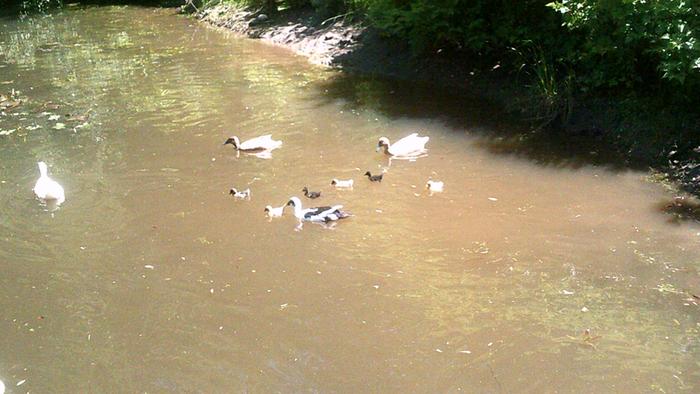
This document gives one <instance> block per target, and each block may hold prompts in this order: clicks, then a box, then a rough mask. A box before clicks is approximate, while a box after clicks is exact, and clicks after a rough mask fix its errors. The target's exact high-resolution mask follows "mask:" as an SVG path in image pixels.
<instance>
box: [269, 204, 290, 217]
mask: <svg viewBox="0 0 700 394" xmlns="http://www.w3.org/2000/svg"><path fill="white" fill-rule="evenodd" d="M285 207H286V205H282V206H281V207H273V206H272V205H266V206H265V214H266V215H267V217H269V218H278V217H280V216H282V214H283V213H284V208H285Z"/></svg>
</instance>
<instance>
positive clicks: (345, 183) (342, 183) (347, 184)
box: [331, 178, 355, 189]
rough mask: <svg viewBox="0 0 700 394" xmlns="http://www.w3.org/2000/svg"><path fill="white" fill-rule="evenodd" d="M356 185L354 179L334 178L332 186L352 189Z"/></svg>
mask: <svg viewBox="0 0 700 394" xmlns="http://www.w3.org/2000/svg"><path fill="white" fill-rule="evenodd" d="M354 184H355V181H354V180H353V179H346V180H344V179H336V178H333V180H332V181H331V185H333V186H335V187H337V188H339V189H352V186H353V185H354Z"/></svg>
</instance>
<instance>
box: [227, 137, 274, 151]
mask: <svg viewBox="0 0 700 394" xmlns="http://www.w3.org/2000/svg"><path fill="white" fill-rule="evenodd" d="M226 144H231V145H233V147H234V148H236V149H237V150H239V151H243V152H260V151H271V150H273V149H277V148H279V147H280V146H282V141H277V140H273V139H272V134H266V135H261V136H260V137H255V138H251V139H249V140H246V141H243V142H241V141H240V140H239V139H238V137H236V136H233V137H230V138H229V139H227V140H226V142H224V145H226Z"/></svg>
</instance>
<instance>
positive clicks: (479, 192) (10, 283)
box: [0, 7, 700, 392]
mask: <svg viewBox="0 0 700 394" xmlns="http://www.w3.org/2000/svg"><path fill="white" fill-rule="evenodd" d="M12 89H14V90H15V91H16V93H17V94H18V97H20V98H21V100H22V104H21V105H20V106H18V107H16V108H13V109H12V110H9V111H7V112H6V113H5V114H4V115H3V116H2V117H0V129H1V131H4V132H5V133H2V135H0V163H1V164H2V165H0V261H1V263H0V289H1V290H0V310H2V311H3V314H2V316H1V317H0V332H1V333H2V335H0V379H1V380H2V381H3V382H5V383H6V384H7V385H8V387H17V386H16V384H17V383H18V382H20V381H24V383H22V385H21V386H20V387H21V388H22V390H25V389H26V390H27V391H34V392H76V391H78V392H82V391H113V390H114V387H120V388H123V391H157V392H161V391H166V392H167V391H176V392H179V391H202V392H219V391H241V390H250V391H302V390H303V391H344V392H356V391H367V390H368V389H370V390H372V391H422V392H433V391H479V392H512V391H532V392H540V391H579V392H580V391H586V392H601V391H607V392H609V391H628V392H639V391H665V392H669V391H689V392H694V391H697V390H698V383H697V382H698V381H699V380H698V379H699V378H700V373H698V368H697V367H698V360H699V353H700V342H698V331H699V330H700V325H699V324H700V322H699V321H698V317H699V315H700V312H699V311H698V297H699V296H700V276H699V275H698V274H699V272H698V266H697V262H698V261H699V257H700V252H699V251H698V247H697V246H698V233H699V232H700V229H699V228H698V226H697V225H696V224H695V223H692V222H681V223H678V224H673V223H669V222H668V220H667V219H668V218H667V216H665V215H663V214H661V213H660V212H659V210H658V204H659V203H658V201H660V200H663V199H665V198H666V197H665V194H664V191H663V190H662V189H661V188H660V187H658V186H657V185H655V184H651V183H648V182H645V181H644V174H642V173H637V172H631V171H625V170H622V169H621V168H620V167H615V166H608V165H606V166H602V167H599V166H597V165H596V164H599V163H600V164H608V163H607V162H605V161H604V160H603V161H602V162H601V161H598V160H597V159H596V158H595V157H600V156H603V155H602V154H600V155H591V156H593V158H591V159H583V158H582V157H587V156H586V155H587V154H588V153H585V154H584V155H583V156H572V157H569V156H567V153H566V149H567V148H566V147H564V149H562V147H561V146H559V147H558V149H554V148H550V147H548V146H547V145H542V144H540V142H541V141H536V140H535V141H533V140H529V141H527V143H529V144H530V145H529V146H531V147H532V148H531V149H530V148H528V149H527V150H521V151H519V152H520V153H525V154H523V155H499V154H494V150H493V149H491V146H499V147H500V148H499V149H506V148H507V147H508V144H509V143H510V142H509V141H515V140H516V139H518V138H521V137H512V135H516V134H518V133H509V132H508V131H510V130H511V129H513V127H512V126H511V125H509V124H508V123H507V122H506V121H503V118H502V116H500V115H499V114H498V113H497V112H495V111H493V110H491V109H489V108H488V107H484V106H483V105H482V104H481V103H479V102H477V101H474V100H468V99H465V98H459V97H452V96H450V94H447V93H449V92H435V91H434V90H433V89H430V87H427V88H426V87H421V86H419V85H415V86H414V85H411V84H406V83H402V84H397V83H393V82H390V81H378V80H374V79H370V78H358V77H343V76H340V75H338V74H336V73H334V72H330V71H325V70H322V69H318V68H315V67H312V66H309V65H308V64H306V62H305V60H304V59H300V58H297V57H294V56H293V55H290V54H289V53H287V52H285V51H284V50H282V49H279V48H276V47H271V46H266V45H264V44H261V43H258V42H250V41H246V40H241V39H237V38H235V37H233V36H231V35H229V34H227V33H225V32H221V31H218V30H214V29H209V28H205V27H203V26H200V25H197V24H196V23H195V22H193V21H192V20H190V19H187V18H184V17H180V16H176V15H173V14H172V12H171V11H167V10H166V11H164V10H153V9H148V8H130V7H109V8H84V9H72V10H69V11H64V12H61V13H57V14H54V15H51V16H37V17H31V18H27V19H25V20H22V21H14V20H10V19H2V20H0V93H10V91H11V90H12ZM419 130H420V131H421V134H427V135H429V136H430V137H431V138H430V142H429V143H428V148H429V154H428V155H427V156H426V157H422V158H419V159H418V160H415V161H405V160H399V161H393V162H392V163H391V166H389V160H388V159H387V158H386V157H384V156H383V155H381V154H379V153H376V152H375V151H374V148H375V146H376V142H377V138H378V137H379V136H382V135H386V136H388V137H389V138H390V139H392V140H396V139H398V138H400V137H401V136H403V135H406V134H409V133H410V132H414V131H419ZM269 133H272V134H273V136H274V137H275V138H276V139H281V140H283V141H284V145H283V146H282V147H281V148H280V149H278V150H275V152H274V155H273V157H272V158H271V159H269V160H259V159H258V158H256V157H254V156H250V155H246V154H241V155H236V153H235V152H233V151H232V150H231V149H230V147H223V146H222V145H221V143H222V141H224V140H225V139H226V138H227V137H228V136H230V135H234V134H235V135H238V136H239V137H240V138H241V139H248V138H252V137H255V136H259V135H263V134H269ZM497 135H501V136H505V137H494V136H497ZM499 138H501V139H500V141H501V142H503V141H505V143H499ZM484 146H486V147H487V148H489V149H483V147H484ZM523 146H525V145H523V144H520V145H517V146H515V145H514V146H513V149H514V150H515V151H516V152H518V149H517V148H518V147H523ZM543 146H544V147H543ZM226 148H229V149H226ZM562 152H564V153H562ZM586 152H587V151H586ZM39 160H44V161H46V162H47V163H49V164H50V165H51V174H52V177H53V178H54V179H56V180H58V181H59V182H61V184H62V185H63V186H64V188H65V189H66V195H67V196H66V202H65V203H64V204H63V205H62V206H61V207H60V209H58V210H57V211H55V212H53V213H51V212H47V210H46V207H44V206H42V205H41V204H40V203H39V202H38V201H36V200H35V199H34V197H33V195H32V192H31V188H32V185H33V183H34V181H35V180H36V177H37V176H38V173H37V171H36V162H37V161H39ZM382 169H386V173H385V176H384V179H383V181H382V182H381V183H378V182H377V183H372V182H369V181H368V180H367V179H366V177H363V176H362V174H363V173H364V172H365V171H368V170H369V171H371V172H372V173H379V172H381V171H382ZM333 178H338V179H354V187H353V188H352V189H335V188H333V187H331V186H330V181H331V180H332V179H333ZM430 178H432V179H439V180H441V181H444V182H445V191H444V192H442V193H436V194H434V195H432V196H431V195H429V194H430V193H429V191H428V190H425V189H424V186H425V183H426V181H427V180H428V179H430ZM303 186H308V187H309V188H310V189H311V190H321V191H322V193H323V194H322V196H321V198H319V199H318V200H313V201H311V200H304V205H305V206H306V205H310V206H311V205H327V204H335V203H338V204H343V205H344V207H345V208H346V209H348V210H349V211H351V212H352V213H353V214H354V216H353V217H352V218H349V219H347V220H345V221H344V222H342V223H338V225H337V226H334V227H333V228H332V229H324V228H323V227H322V226H316V225H306V226H304V228H303V230H302V231H295V228H296V226H297V223H296V221H295V220H294V218H293V217H292V215H291V214H290V212H291V211H290V210H287V212H286V214H285V216H284V217H282V218H278V219H274V220H268V219H267V218H266V216H265V212H264V207H265V206H266V205H271V206H273V207H278V206H281V205H283V204H285V203H286V202H287V201H288V200H289V197H291V196H294V195H296V196H301V192H300V189H301V188H302V187H303ZM231 187H237V188H241V189H245V188H248V187H250V188H251V191H252V196H251V198H250V200H245V199H244V200H236V199H234V198H232V197H231V196H230V195H229V194H228V192H229V190H230V188H231ZM533 371H537V372H536V373H533ZM120 391H121V390H120Z"/></svg>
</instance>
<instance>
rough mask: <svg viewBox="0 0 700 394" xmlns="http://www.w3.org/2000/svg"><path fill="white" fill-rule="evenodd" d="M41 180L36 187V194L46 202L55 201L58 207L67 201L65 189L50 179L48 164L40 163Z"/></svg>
mask: <svg viewBox="0 0 700 394" xmlns="http://www.w3.org/2000/svg"><path fill="white" fill-rule="evenodd" d="M39 173H40V174H41V176H39V179H37V181H36V184H35V185H34V194H36V196H37V197H39V198H40V199H42V200H44V201H53V202H55V203H56V205H60V204H61V203H63V202H64V201H66V194H65V192H64V191H63V187H62V186H61V185H59V184H58V182H56V181H54V180H53V179H51V178H49V169H48V166H47V165H46V163H44V162H43V161H40V162H39Z"/></svg>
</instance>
